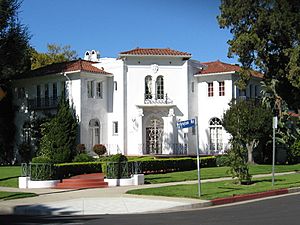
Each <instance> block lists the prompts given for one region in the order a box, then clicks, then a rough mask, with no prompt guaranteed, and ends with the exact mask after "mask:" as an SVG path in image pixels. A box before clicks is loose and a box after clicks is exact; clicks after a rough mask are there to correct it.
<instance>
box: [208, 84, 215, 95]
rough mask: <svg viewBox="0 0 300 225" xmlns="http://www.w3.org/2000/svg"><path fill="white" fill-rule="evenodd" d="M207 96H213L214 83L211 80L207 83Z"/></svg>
mask: <svg viewBox="0 0 300 225" xmlns="http://www.w3.org/2000/svg"><path fill="white" fill-rule="evenodd" d="M207 85H208V86H207V96H208V97H213V96H214V84H213V82H210V83H207Z"/></svg>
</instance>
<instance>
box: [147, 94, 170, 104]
mask: <svg viewBox="0 0 300 225" xmlns="http://www.w3.org/2000/svg"><path fill="white" fill-rule="evenodd" d="M144 103H145V104H173V100H171V99H170V98H169V97H168V94H165V95H164V94H157V95H155V94H145V98H144Z"/></svg>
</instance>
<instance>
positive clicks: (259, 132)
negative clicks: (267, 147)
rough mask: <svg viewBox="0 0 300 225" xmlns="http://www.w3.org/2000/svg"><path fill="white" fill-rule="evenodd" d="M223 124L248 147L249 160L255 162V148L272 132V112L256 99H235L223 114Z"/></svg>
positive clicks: (236, 140)
mask: <svg viewBox="0 0 300 225" xmlns="http://www.w3.org/2000/svg"><path fill="white" fill-rule="evenodd" d="M222 125H223V127H224V128H225V130H226V131H227V132H229V133H230V134H231V135H232V139H234V140H235V142H237V143H239V144H240V145H241V146H242V147H244V148H247V150H248V162H249V163H253V158H252V152H253V148H254V147H255V145H257V144H258V142H259V140H260V139H261V138H265V137H268V136H269V135H270V134H271V131H272V112H271V111H270V110H268V109H267V108H266V107H264V106H262V105H261V104H260V103H259V102H255V101H254V100H248V101H244V100H239V101H233V102H232V103H231V104H230V108H229V109H228V110H227V111H226V112H225V113H224V115H223V121H222Z"/></svg>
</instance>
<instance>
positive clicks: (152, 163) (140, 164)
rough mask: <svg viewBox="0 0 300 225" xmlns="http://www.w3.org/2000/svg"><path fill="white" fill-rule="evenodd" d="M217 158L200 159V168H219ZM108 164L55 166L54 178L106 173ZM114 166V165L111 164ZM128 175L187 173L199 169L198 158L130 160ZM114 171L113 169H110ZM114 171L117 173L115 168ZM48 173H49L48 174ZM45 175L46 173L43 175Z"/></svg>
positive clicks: (66, 164) (81, 163) (90, 163)
mask: <svg viewBox="0 0 300 225" xmlns="http://www.w3.org/2000/svg"><path fill="white" fill-rule="evenodd" d="M216 158H217V157H215V156H208V157H201V158H200V167H201V168H204V167H215V166H217V160H216ZM123 164H124V163H123ZM107 165H108V166H109V164H107V162H105V161H104V162H76V163H75V162H73V163H60V164H54V166H53V169H54V171H55V172H54V173H53V176H54V177H53V178H54V179H64V178H69V177H72V176H76V175H80V174H88V173H101V172H104V173H106V171H107V168H106V167H107ZM111 166H113V164H111ZM126 166H127V169H126V170H127V171H128V173H134V172H137V171H138V173H144V174H155V173H167V172H175V171H187V170H194V169H197V158H191V157H190V158H166V159H141V160H138V159H137V158H135V159H134V160H129V161H128V163H127V165H126ZM108 170H109V171H112V168H108ZM113 171H116V170H115V169H114V168H113ZM46 173H47V172H46ZM43 174H44V175H45V173H43Z"/></svg>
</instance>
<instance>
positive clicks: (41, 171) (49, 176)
mask: <svg viewBox="0 0 300 225" xmlns="http://www.w3.org/2000/svg"><path fill="white" fill-rule="evenodd" d="M55 177H56V176H55V167H54V166H53V164H52V163H30V179H31V180H35V181H37V180H53V179H55Z"/></svg>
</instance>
